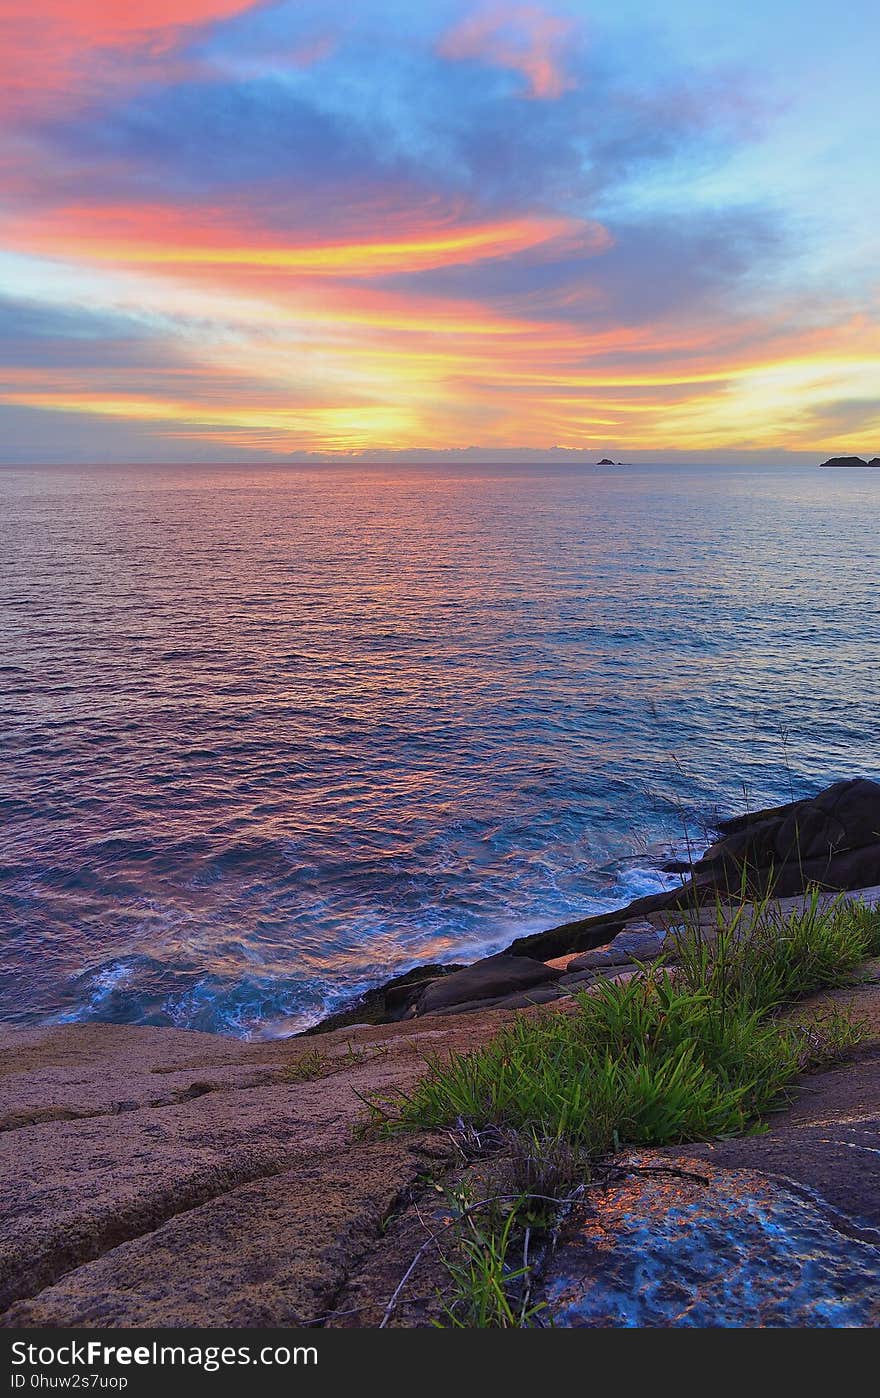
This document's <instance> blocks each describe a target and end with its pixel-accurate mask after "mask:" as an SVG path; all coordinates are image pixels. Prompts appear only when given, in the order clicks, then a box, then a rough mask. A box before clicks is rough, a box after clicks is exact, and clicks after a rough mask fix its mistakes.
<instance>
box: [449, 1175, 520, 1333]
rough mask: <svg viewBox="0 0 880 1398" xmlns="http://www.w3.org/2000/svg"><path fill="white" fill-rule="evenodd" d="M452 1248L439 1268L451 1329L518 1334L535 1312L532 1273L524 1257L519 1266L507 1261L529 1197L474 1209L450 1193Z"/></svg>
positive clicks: (463, 1196)
mask: <svg viewBox="0 0 880 1398" xmlns="http://www.w3.org/2000/svg"><path fill="white" fill-rule="evenodd" d="M447 1197H448V1200H449V1202H450V1204H451V1206H452V1209H453V1225H452V1226H453V1229H454V1232H455V1234H456V1238H455V1244H454V1247H453V1248H452V1249H450V1250H447V1251H445V1252H444V1253H443V1254H442V1256H443V1262H444V1265H445V1267H446V1270H447V1271H448V1273H449V1276H450V1278H451V1280H452V1288H453V1293H454V1295H453V1299H452V1300H451V1301H449V1302H448V1303H447V1304H445V1305H444V1308H443V1309H444V1313H445V1315H446V1317H447V1319H448V1320H449V1322H450V1324H451V1325H452V1326H453V1327H454V1328H455V1329H488V1328H490V1327H491V1328H493V1329H503V1330H510V1329H523V1328H525V1327H526V1326H528V1325H529V1324H530V1323H531V1322H532V1320H533V1319H534V1317H535V1316H536V1315H537V1314H538V1312H539V1311H540V1310H541V1309H542V1307H541V1306H540V1305H535V1306H533V1305H532V1304H531V1287H530V1285H529V1282H530V1277H531V1269H530V1267H529V1263H528V1254H527V1252H526V1254H525V1256H524V1259H523V1263H522V1265H521V1266H517V1267H512V1266H511V1265H510V1262H509V1261H508V1258H509V1254H510V1251H511V1244H512V1241H513V1236H514V1233H515V1231H517V1230H518V1229H519V1227H520V1220H521V1217H522V1213H523V1210H524V1208H525V1207H527V1205H528V1202H529V1201H528V1196H520V1197H519V1198H514V1199H510V1200H506V1201H501V1200H494V1199H490V1200H483V1201H481V1202H480V1203H478V1204H474V1203H473V1201H472V1199H471V1197H470V1194H469V1192H468V1191H467V1190H466V1189H464V1188H459V1189H458V1190H455V1191H452V1192H451V1193H450V1194H449V1195H448V1196H447Z"/></svg>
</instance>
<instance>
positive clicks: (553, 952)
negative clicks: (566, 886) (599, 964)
mask: <svg viewBox="0 0 880 1398" xmlns="http://www.w3.org/2000/svg"><path fill="white" fill-rule="evenodd" d="M718 831H719V834H720V837H721V838H720V839H719V840H717V841H716V842H715V843H714V844H712V845H710V846H709V848H708V849H707V850H706V851H705V853H704V854H703V855H702V857H701V858H700V859H698V860H697V861H696V862H695V863H694V864H692V865H688V864H675V865H670V866H667V868H668V869H669V870H670V871H671V872H675V873H681V874H682V884H681V887H680V888H676V889H673V890H672V891H671V892H668V893H657V894H652V895H650V896H649V897H647V898H639V899H637V900H636V901H635V902H634V903H630V904H629V905H628V906H627V907H626V908H621V909H618V910H616V911H613V912H608V913H599V914H597V915H596V916H594V917H588V918H581V919H579V920H578V921H576V922H567V923H563V924H562V925H561V926H560V927H553V928H550V930H549V931H547V932H536V933H533V934H532V935H531V936H528V937H520V938H518V939H517V940H516V941H515V942H513V943H512V944H511V946H510V947H508V951H509V952H511V953H512V954H513V955H514V956H531V957H535V958H537V959H540V960H546V961H549V960H551V959H553V958H555V957H559V956H563V955H565V954H566V953H567V952H579V951H589V950H591V949H592V948H594V947H599V946H602V945H604V944H605V943H607V942H610V941H611V940H612V938H613V937H615V936H616V935H617V934H618V933H619V932H622V931H623V929H624V927H625V926H626V925H627V924H628V923H631V922H633V921H635V920H638V919H643V918H646V917H650V918H653V917H655V916H656V915H657V914H660V913H665V914H674V913H675V912H676V911H680V910H681V909H684V908H688V907H693V906H695V905H696V906H698V905H699V904H701V903H704V902H706V901H707V900H714V899H716V898H719V897H720V898H721V899H726V898H735V897H737V896H739V894H740V893H741V891H742V889H743V887H745V889H746V890H747V892H748V893H750V894H763V893H768V892H769V893H773V894H775V895H776V896H777V897H780V898H787V897H790V896H792V895H794V894H798V893H802V892H803V891H804V889H806V888H808V887H810V886H816V887H818V888H821V889H829V890H832V891H835V892H846V891H847V890H848V889H856V888H868V887H873V886H874V885H876V884H880V785H878V783H877V782H874V781H868V780H866V779H865V778H862V777H856V778H854V779H852V780H850V781H840V782H835V783H834V785H833V786H830V787H828V788H827V789H826V790H825V791H822V792H820V793H819V795H818V796H811V797H808V798H806V799H805V800H802V801H792V802H789V803H788V804H787V805H784V806H776V807H773V808H772V809H768V810H762V811H755V812H754V813H750V814H747V815H742V816H736V817H734V818H733V819H731V820H726V821H719V823H718Z"/></svg>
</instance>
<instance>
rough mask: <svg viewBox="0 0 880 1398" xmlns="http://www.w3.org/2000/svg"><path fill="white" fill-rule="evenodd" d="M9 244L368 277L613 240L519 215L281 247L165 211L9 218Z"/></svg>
mask: <svg viewBox="0 0 880 1398" xmlns="http://www.w3.org/2000/svg"><path fill="white" fill-rule="evenodd" d="M2 232H3V237H4V241H5V243H6V245H7V246H17V247H20V248H22V249H27V250H30V251H33V250H40V251H43V252H56V251H60V252H62V253H63V255H64V256H65V257H67V258H77V259H83V260H85V261H89V262H96V263H116V264H121V265H125V266H136V267H144V266H165V267H176V268H190V267H194V268H200V267H201V268H218V269H219V268H229V269H257V270H268V271H274V272H279V273H285V274H290V275H300V276H306V277H314V276H317V277H327V276H330V277H338V276H346V277H373V276H383V275H387V274H388V273H398V272H419V271H425V270H428V269H431V268H436V267H447V266H455V265H458V264H462V263H473V262H481V261H484V260H486V259H490V258H500V257H510V256H512V255H514V254H517V253H523V252H530V251H533V250H537V249H545V250H546V249H548V248H552V249H556V250H558V249H560V248H561V249H563V250H564V249H566V248H568V247H569V246H571V245H572V243H573V242H575V243H576V245H577V247H578V250H579V251H580V252H581V253H582V254H583V253H585V252H590V251H592V252H596V253H598V252H601V251H604V249H605V248H606V247H608V246H609V245H610V241H611V240H610V237H609V235H608V233H607V232H606V230H605V229H604V228H603V227H602V226H601V224H596V223H583V222H578V221H576V220H573V219H569V218H551V217H549V216H520V217H513V218H506V219H496V220H492V221H489V222H483V223H460V222H456V221H453V220H442V219H435V220H434V221H432V222H416V221H415V220H414V219H413V220H410V221H409V225H408V226H406V225H404V226H401V227H400V228H399V229H396V230H393V231H392V230H390V229H388V230H386V229H385V228H383V230H382V232H381V233H379V232H377V233H374V234H372V235H365V236H364V237H363V239H358V240H355V241H340V242H336V241H329V240H328V241H320V240H319V239H318V238H315V237H313V238H312V239H311V240H309V241H307V242H296V243H293V242H287V241H285V240H282V238H281V237H279V235H278V234H274V233H272V232H271V231H270V230H267V229H265V228H261V227H259V226H257V225H255V224H250V223H247V222H242V221H238V222H233V221H232V220H230V219H229V217H228V213H226V212H224V211H217V212H216V214H215V215H213V216H212V214H211V212H210V211H207V212H206V211H200V212H193V213H189V212H187V211H186V210H183V209H177V208H174V207H168V206H164V205H144V206H136V207H111V206H107V205H100V206H90V205H89V206H83V207H79V206H73V207H70V206H69V207H67V208H61V209H56V210H55V211H54V212H53V213H51V214H47V215H45V216H43V217H42V218H41V219H40V220H39V222H32V221H30V220H23V221H21V222H18V223H17V222H16V221H15V220H12V219H10V220H7V221H6V222H5V224H4V225H3V228H2Z"/></svg>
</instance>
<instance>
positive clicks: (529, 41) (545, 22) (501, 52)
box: [438, 4, 575, 100]
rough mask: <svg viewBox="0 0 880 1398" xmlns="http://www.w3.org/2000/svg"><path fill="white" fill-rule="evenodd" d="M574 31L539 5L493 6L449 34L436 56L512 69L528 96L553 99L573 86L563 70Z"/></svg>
mask: <svg viewBox="0 0 880 1398" xmlns="http://www.w3.org/2000/svg"><path fill="white" fill-rule="evenodd" d="M573 28H574V26H573V25H572V23H571V22H570V21H569V20H566V19H561V18H560V17H558V16H556V15H551V14H548V13H547V11H546V10H542V9H540V8H539V7H538V6H537V5H501V4H499V5H490V6H486V7H484V8H483V9H481V10H479V11H477V13H476V14H473V15H470V16H468V17H467V18H466V19H463V20H462V21H461V22H460V23H459V24H457V25H455V27H454V28H453V29H451V30H449V32H448V33H447V34H445V35H444V36H443V37H442V39H441V40H440V42H439V44H438V52H439V53H440V54H441V55H442V56H443V57H444V58H447V59H452V60H454V61H457V62H461V61H475V62H478V63H485V64H488V65H489V66H490V67H494V68H507V69H510V70H511V71H512V72H514V73H519V74H520V75H521V76H522V77H523V78H524V79H525V81H526V92H527V94H528V96H530V97H537V98H543V99H545V100H546V99H553V98H557V97H561V96H562V94H563V93H564V92H568V91H570V89H571V88H573V87H574V86H575V82H574V79H573V78H572V77H571V76H570V75H569V74H568V73H567V72H566V71H565V46H566V44H567V42H568V41H569V39H570V37H571V34H572V31H573Z"/></svg>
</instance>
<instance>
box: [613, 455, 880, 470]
mask: <svg viewBox="0 0 880 1398" xmlns="http://www.w3.org/2000/svg"><path fill="white" fill-rule="evenodd" d="M599 464H600V466H601V465H603V464H604V463H602V462H600V463H599ZM608 464H610V463H608ZM823 466H880V456H874V457H872V458H871V460H870V461H863V460H862V458H861V457H860V456H831V457H829V458H828V460H827V461H820V462H819V469H820V470H821V469H822V467H823Z"/></svg>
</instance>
